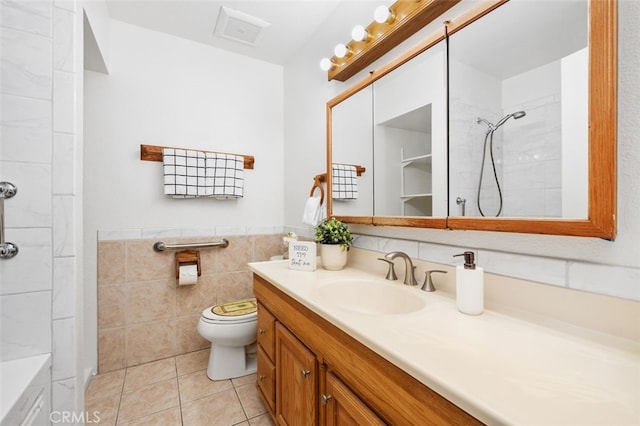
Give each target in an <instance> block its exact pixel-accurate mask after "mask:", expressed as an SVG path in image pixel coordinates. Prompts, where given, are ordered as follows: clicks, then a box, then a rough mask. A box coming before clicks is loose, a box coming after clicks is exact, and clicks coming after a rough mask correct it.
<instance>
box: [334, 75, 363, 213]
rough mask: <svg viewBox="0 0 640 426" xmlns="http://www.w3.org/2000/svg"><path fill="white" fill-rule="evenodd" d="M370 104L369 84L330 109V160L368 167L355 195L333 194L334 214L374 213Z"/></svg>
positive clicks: (358, 178)
mask: <svg viewBox="0 0 640 426" xmlns="http://www.w3.org/2000/svg"><path fill="white" fill-rule="evenodd" d="M372 103H373V99H372V88H371V86H369V87H365V88H364V89H362V90H360V91H359V92H357V93H355V94H354V95H352V96H350V97H348V98H347V99H345V100H343V101H342V102H340V103H339V104H337V105H335V106H334V107H333V108H332V110H331V147H332V148H331V149H332V153H331V157H332V161H333V163H334V164H335V163H338V164H350V165H359V166H363V167H364V168H365V169H366V170H367V172H365V173H363V174H362V175H361V176H359V177H357V179H356V180H357V198H352V199H339V198H336V194H335V193H332V197H333V200H332V204H331V205H332V211H333V213H332V215H334V216H373V173H372V172H371V171H372V170H373V124H372V115H371V105H372ZM334 183H335V182H334Z"/></svg>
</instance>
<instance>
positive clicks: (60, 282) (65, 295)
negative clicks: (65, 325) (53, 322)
mask: <svg viewBox="0 0 640 426" xmlns="http://www.w3.org/2000/svg"><path fill="white" fill-rule="evenodd" d="M75 276H76V258H75V257H56V258H54V259H53V305H52V317H53V319H60V318H68V317H72V316H73V315H74V309H75V300H76V299H75V291H74V290H75V289H74V285H73V280H74V277H75Z"/></svg>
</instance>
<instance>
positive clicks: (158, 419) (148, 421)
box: [120, 407, 182, 426]
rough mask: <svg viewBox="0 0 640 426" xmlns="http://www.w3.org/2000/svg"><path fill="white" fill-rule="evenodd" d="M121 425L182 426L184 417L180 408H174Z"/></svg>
mask: <svg viewBox="0 0 640 426" xmlns="http://www.w3.org/2000/svg"><path fill="white" fill-rule="evenodd" d="M120 424H121V425H122V426H160V425H161V426H182V417H181V416H180V407H173V408H169V409H168V410H164V411H159V412H157V413H154V414H151V415H149V416H145V417H140V418H138V419H135V420H132V421H130V422H127V423H120Z"/></svg>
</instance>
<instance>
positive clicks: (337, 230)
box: [315, 218, 353, 271]
mask: <svg viewBox="0 0 640 426" xmlns="http://www.w3.org/2000/svg"><path fill="white" fill-rule="evenodd" d="M352 241H353V236H352V235H351V232H350V231H349V228H347V225H345V224H344V223H342V222H340V221H339V220H338V219H336V218H330V219H325V220H324V221H323V222H322V223H320V225H318V226H317V227H316V236H315V242H316V243H319V244H320V262H321V263H322V266H323V267H324V269H328V270H330V271H338V270H340V269H342V268H344V266H345V265H346V264H347V252H348V251H349V246H350V245H351V243H352Z"/></svg>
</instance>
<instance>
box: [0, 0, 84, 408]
mask: <svg viewBox="0 0 640 426" xmlns="http://www.w3.org/2000/svg"><path fill="white" fill-rule="evenodd" d="M0 16H1V21H0V32H1V36H0V39H1V40H0V43H1V46H2V49H1V51H0V52H1V59H2V61H1V63H2V67H1V70H0V73H1V79H0V80H1V85H0V91H1V95H0V98H1V100H0V102H1V105H2V108H1V110H2V116H1V122H0V124H1V133H2V145H1V154H2V156H1V161H0V180H6V181H9V182H13V183H14V184H15V185H16V186H17V187H18V193H17V194H16V196H15V197H14V198H11V199H9V200H6V202H5V225H6V228H7V229H6V231H7V233H6V238H7V240H8V241H11V242H13V243H15V244H16V245H17V246H18V248H19V253H18V255H17V256H16V257H14V258H13V259H9V260H0V306H1V309H0V310H1V312H0V316H1V323H2V330H1V332H0V337H1V344H0V361H5V360H10V359H16V358H22V357H27V356H32V355H38V354H43V353H47V352H51V353H52V355H53V365H52V372H51V373H52V374H51V377H52V408H53V410H57V411H72V410H74V409H75V408H76V407H82V404H83V395H84V387H83V385H82V383H83V372H82V361H81V360H82V337H81V336H82V310H81V309H79V304H78V301H79V300H81V297H82V293H81V289H80V286H79V285H77V283H78V281H77V277H78V274H79V271H81V268H82V266H81V265H82V258H83V253H82V242H81V240H80V235H81V223H82V211H81V209H80V207H81V205H82V184H81V182H80V176H81V172H80V171H81V166H80V163H79V161H78V159H79V156H80V155H79V153H80V152H81V146H82V129H81V128H80V126H79V123H81V109H82V94H81V93H82V91H81V87H82V73H81V69H82V68H81V67H82V61H81V57H82V56H81V51H82V50H81V49H82V42H81V40H80V39H79V35H80V34H81V32H82V11H81V7H80V5H79V4H78V3H77V2H76V1H51V0H46V1H38V2H18V3H15V2H2V3H1V4H0Z"/></svg>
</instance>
